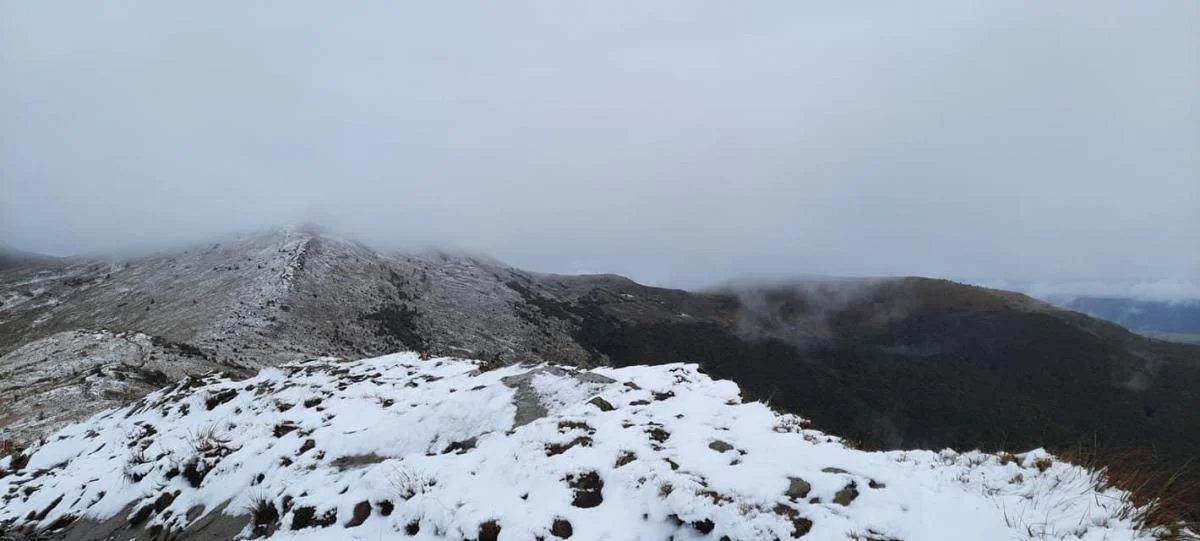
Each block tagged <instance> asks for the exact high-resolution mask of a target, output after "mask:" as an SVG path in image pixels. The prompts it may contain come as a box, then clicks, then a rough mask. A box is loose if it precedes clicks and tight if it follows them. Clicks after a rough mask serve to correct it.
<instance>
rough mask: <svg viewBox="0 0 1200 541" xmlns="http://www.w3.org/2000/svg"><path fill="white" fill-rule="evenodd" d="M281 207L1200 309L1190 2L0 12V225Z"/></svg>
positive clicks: (62, 249) (676, 255)
mask: <svg viewBox="0 0 1200 541" xmlns="http://www.w3.org/2000/svg"><path fill="white" fill-rule="evenodd" d="M351 4H352V5H351ZM306 219H316V220H319V221H321V222H323V223H325V224H326V225H327V226H330V227H332V228H334V229H336V230H338V231H341V232H344V233H345V234H347V235H349V236H352V237H356V238H359V239H362V240H364V241H366V242H368V243H372V244H376V245H381V246H389V245H394V246H405V247H417V246H429V245H437V246H449V247H454V248H459V249H469V250H477V251H482V252H487V253H489V254H492V255H493V256H495V257H497V258H499V259H502V260H504V261H507V262H509V263H512V264H514V265H517V266H521V267H526V268H531V269H534V270H542V271H556V272H599V271H604V272H616V273H622V274H627V275H631V276H633V277H634V278H637V279H640V280H642V281H646V282H651V283H655V284H664V285H674V286H683V287H694V286H698V285H703V284H708V283H712V282H717V281H721V280H725V279H729V278H734V277H744V276H757V277H778V276H787V275H800V274H832V275H894V274H921V275H932V276H945V277H952V278H958V279H972V280H979V281H1002V280H1010V281H1050V282H1053V281H1087V282H1088V283H1126V284H1128V283H1137V282H1146V281H1150V282H1155V283H1176V284H1180V285H1181V288H1182V290H1185V291H1186V290H1188V288H1191V290H1193V291H1198V290H1200V289H1198V288H1197V287H1196V284H1197V283H1200V2H1197V1H1196V0H1157V1H1153V2H1128V1H1122V2H1040V1H1038V2H1034V1H1007V0H996V1H991V2H970V1H961V0H954V1H948V0H947V1H935V2H917V3H908V2H905V3H893V2H796V1H791V0H789V1H780V2H766V1H763V2H749V3H747V2H725V1H722V2H700V1H690V0H689V1H678V2H676V1H657V0H655V1H649V2H646V1H636V2H634V1H630V2H626V1H622V0H615V1H614V0H608V1H604V2H588V3H582V2H553V1H539V2H524V1H506V2H484V3H476V2H472V3H454V2H391V1H388V2H378V3H373V2H353V3H328V2H294V1H290V2H244V1H236V2H224V1H218V2H157V1H155V2H149V1H148V2H119V1H118V2H79V3H75V4H73V5H71V6H67V5H64V4H61V3H47V2H35V1H26V2H18V1H12V2H0V228H2V229H0V233H2V236H0V240H2V241H6V242H8V243H9V244H12V245H15V246H18V247H21V248H25V249H30V250H37V251H44V252H50V253H58V254H65V253H77V252H94V251H106V250H114V249H127V248H131V247H135V248H145V247H147V246H152V247H157V246H165V245H169V244H172V243H181V242H190V241H196V240H199V239H202V238H204V237H208V236H211V235H215V234H219V233H225V232H229V231H238V230H246V229H253V228H257V227H262V226H268V225H274V224H282V223H295V222H300V221H304V220H306ZM1164 281H1165V282H1164Z"/></svg>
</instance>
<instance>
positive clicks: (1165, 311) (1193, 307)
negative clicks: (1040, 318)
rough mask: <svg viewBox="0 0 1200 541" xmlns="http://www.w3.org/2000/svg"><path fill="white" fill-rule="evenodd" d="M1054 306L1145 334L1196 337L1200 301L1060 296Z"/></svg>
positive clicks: (1198, 324) (1198, 331)
mask: <svg viewBox="0 0 1200 541" xmlns="http://www.w3.org/2000/svg"><path fill="white" fill-rule="evenodd" d="M1053 300H1054V302H1055V304H1058V305H1060V306H1063V307H1064V308H1069V309H1071V310H1076V311H1079V312H1083V313H1085V314H1088V315H1091V316H1094V317H1098V318H1101V319H1106V320H1108V321H1111V322H1113V323H1116V324H1118V325H1121V326H1122V327H1125V328H1127V329H1130V330H1134V331H1138V332H1146V333H1170V334H1180V335H1187V334H1200V300H1183V301H1146V300H1138V299H1132V298H1122V297H1064V298H1058V299H1053Z"/></svg>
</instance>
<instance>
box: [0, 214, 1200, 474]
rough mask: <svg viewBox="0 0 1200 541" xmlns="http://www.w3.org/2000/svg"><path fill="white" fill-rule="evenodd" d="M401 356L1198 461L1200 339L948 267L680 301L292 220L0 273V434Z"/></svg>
mask: <svg viewBox="0 0 1200 541" xmlns="http://www.w3.org/2000/svg"><path fill="white" fill-rule="evenodd" d="M399 350H415V351H420V352H426V353H428V354H431V355H441V356H452V357H466V358H475V359H483V360H485V361H486V362H488V363H491V364H493V365H495V366H503V365H510V364H514V363H530V364H532V363H542V362H550V363H556V364H563V365H574V366H580V367H596V366H617V367H620V366H630V365H638V364H649V365H659V364H667V363H674V362H680V361H684V362H695V363H699V364H700V366H701V368H702V369H703V370H705V371H707V372H708V373H709V374H711V375H712V376H713V377H717V378H725V379H731V380H734V381H736V382H737V383H738V384H739V385H740V386H741V389H742V391H743V392H744V393H745V395H746V397H747V398H749V399H761V400H764V401H767V402H769V403H770V404H771V405H772V406H774V407H776V408H778V409H780V410H783V411H787V412H794V413H798V414H801V415H803V416H805V417H807V418H809V419H811V420H812V421H813V422H814V423H815V424H816V426H818V427H820V428H822V429H824V430H827V431H830V432H833V433H837V434H839V435H842V436H845V437H848V438H851V439H853V440H857V441H859V442H861V445H862V446H865V447H871V448H887V449H898V448H917V447H925V448H942V447H947V446H949V447H955V448H958V449H964V450H969V449H974V448H982V449H993V450H994V449H1013V450H1028V449H1032V448H1036V447H1048V448H1051V449H1063V448H1067V447H1070V446H1073V445H1075V444H1079V443H1081V442H1086V443H1088V444H1089V445H1090V444H1092V443H1099V444H1100V445H1103V446H1106V447H1122V448H1127V447H1135V448H1143V449H1154V450H1155V452H1156V455H1155V460H1156V466H1155V467H1161V468H1163V469H1164V471H1166V470H1169V471H1174V470H1175V469H1177V468H1178V467H1179V466H1180V465H1182V464H1185V463H1187V461H1188V460H1189V459H1191V458H1192V457H1195V456H1197V455H1200V393H1196V392H1195V390H1196V389H1198V388H1200V347H1197V346H1189V345H1183V344H1173V343H1167V342H1162V341H1158V340H1151V339H1148V338H1146V337H1143V336H1141V335H1138V334H1135V333H1131V332H1129V331H1127V330H1126V329H1125V328H1122V327H1121V326H1118V325H1116V324H1112V323H1109V322H1105V321H1101V320H1099V319H1094V318H1092V317H1089V316H1087V315H1084V314H1081V313H1079V312H1076V311H1070V310H1062V309H1059V308H1057V307H1055V306H1053V305H1051V304H1049V303H1046V302H1042V301H1038V300H1035V299H1033V298H1030V297H1028V296H1026V295H1022V294H1019V293H1013V292H1009V291H1002V290H995V289H987V288H981V287H974V286H968V285H963V284H959V283H955V282H950V281H946V280H935V279H927V278H915V277H909V278H887V279H841V280H837V279H830V280H802V281H794V282H788V283H772V284H745V285H738V286H730V287H724V288H721V289H718V290H711V291H700V292H689V291H682V290H675V289H663V288H655V287H648V286H644V285H641V284H638V283H636V282H634V281H632V280H629V279H627V278H623V277H620V276H614V275H588V276H561V275H547V274H539V273H533V272H528V271H524V270H520V269H514V268H512V267H509V266H506V265H504V264H502V263H499V262H496V261H493V260H489V259H486V258H481V257H471V256H465V255H460V254H445V253H423V254H400V253H386V252H380V251H377V250H374V249H372V248H370V247H367V246H364V245H362V244H358V243H355V242H352V241H348V240H344V239H338V238H334V237H330V236H325V235H320V234H316V233H313V232H309V231H302V230H283V231H275V232H271V233H266V234H259V235H249V236H245V237H241V238H237V239H230V240H222V241H219V242H211V243H208V244H205V245H203V246H194V247H191V248H188V249H180V250H177V251H172V252H168V253H163V254H159V255H154V256H149V257H143V258H137V259H128V260H97V259H78V258H65V259H37V258H33V259H32V260H31V259H30V258H22V259H21V261H20V262H19V264H13V265H6V266H4V267H2V268H0V403H3V405H4V407H3V408H0V427H7V428H8V429H9V430H10V431H11V433H13V434H15V436H16V437H17V438H25V439H26V440H28V439H35V438H37V437H38V436H39V435H42V434H45V433H46V432H47V431H49V430H52V429H54V428H57V427H60V426H62V425H63V424H65V423H67V422H70V421H74V420H78V419H81V418H83V417H86V416H87V415H90V414H91V413H94V412H96V411H98V410H100V409H103V408H107V407H113V406H117V405H120V404H125V403H128V402H129V401H130V400H133V399H136V398H137V397H140V396H142V395H144V394H146V393H148V392H150V391H151V390H153V389H158V388H160V387H162V386H163V385H165V384H167V383H168V382H173V381H178V380H179V379H180V378H182V377H184V376H187V375H192V374H197V373H202V372H206V371H209V370H220V371H223V372H226V373H228V374H230V375H232V376H235V377H248V376H251V375H253V374H254V373H256V372H257V371H258V369H260V368H262V367H268V366H277V365H280V364H282V363H286V362H291V361H298V360H303V359H308V358H312V357H315V356H337V357H344V358H363V357H370V356H376V355H380V354H386V353H391V352H395V351H399ZM1194 478H1195V479H1200V476H1195V477H1194ZM1197 497H1200V493H1197Z"/></svg>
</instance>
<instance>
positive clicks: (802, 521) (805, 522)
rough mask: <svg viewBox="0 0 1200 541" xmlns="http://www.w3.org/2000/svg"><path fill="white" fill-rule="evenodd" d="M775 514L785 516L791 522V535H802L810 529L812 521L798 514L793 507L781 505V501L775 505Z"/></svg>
mask: <svg viewBox="0 0 1200 541" xmlns="http://www.w3.org/2000/svg"><path fill="white" fill-rule="evenodd" d="M775 514H777V515H780V516H783V517H787V519H788V520H790V521H791V522H792V537H793V538H798V537H804V535H805V534H807V533H808V532H809V531H811V530H812V525H813V523H812V521H811V520H809V519H806V518H804V517H802V516H800V512H799V511H797V510H796V509H795V508H792V507H789V506H787V505H783V504H782V503H781V504H779V505H776V506H775Z"/></svg>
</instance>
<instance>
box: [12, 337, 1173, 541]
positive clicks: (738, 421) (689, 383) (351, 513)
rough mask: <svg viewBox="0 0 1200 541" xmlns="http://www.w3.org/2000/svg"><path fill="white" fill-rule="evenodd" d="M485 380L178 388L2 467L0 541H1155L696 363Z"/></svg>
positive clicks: (1043, 459) (1003, 465)
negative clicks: (28, 537) (123, 530)
mask: <svg viewBox="0 0 1200 541" xmlns="http://www.w3.org/2000/svg"><path fill="white" fill-rule="evenodd" d="M481 366H482V369H481ZM486 368H488V367H486V366H483V365H480V364H479V363H475V362H471V361H464V360H457V359H448V358H439V359H428V360H423V359H420V358H419V357H418V356H417V355H416V354H408V353H402V354H395V355H388V356H384V357H378V358H374V359H366V360H361V361H353V362H347V361H338V360H334V359H315V360H311V361H306V362H302V363H297V364H291V365H285V366H283V367H280V368H267V369H264V370H263V371H262V372H261V373H260V374H259V375H257V376H256V377H253V378H250V379H248V380H242V381H232V380H228V379H224V378H221V377H219V376H215V375H214V376H207V377H204V378H199V377H192V378H189V379H187V380H184V381H183V382H181V383H179V384H177V385H175V386H172V387H169V388H167V389H164V390H161V391H157V392H154V393H151V394H150V395H148V396H146V397H145V398H144V399H142V400H139V401H137V402H134V403H132V404H130V405H129V406H127V407H125V408H121V409H115V410H108V411H105V412H103V413H100V414H97V415H95V416H94V417H92V418H91V419H89V420H87V421H84V422H81V423H78V424H74V425H71V426H68V427H66V428H64V429H63V430H61V431H60V432H58V433H57V434H54V435H52V436H50V437H49V438H47V441H46V442H45V443H43V444H41V445H39V446H35V447H34V448H32V449H30V450H28V451H27V452H26V454H24V455H21V456H10V457H6V458H4V459H0V472H3V473H0V531H3V530H4V529H6V528H9V529H13V530H18V529H26V530H28V529H46V528H49V527H52V526H53V527H56V528H57V527H63V526H66V527H71V526H70V525H71V524H72V523H74V525H75V527H83V525H86V524H95V523H99V522H102V521H104V520H106V519H111V518H113V517H120V516H126V517H129V518H130V522H131V523H134V524H137V525H139V526H138V527H144V528H154V527H161V528H164V529H166V530H174V531H185V530H187V529H188V527H189V526H191V525H194V524H196V523H197V522H200V521H203V520H204V519H205V517H206V516H207V515H211V514H214V513H222V514H224V515H229V516H231V517H246V518H239V519H238V520H241V521H242V522H243V523H245V524H246V525H245V527H244V528H243V529H242V533H241V535H242V536H243V537H246V538H249V537H253V536H270V537H271V538H272V539H294V540H314V541H315V540H327V539H363V540H379V539H410V538H411V539H481V540H482V539H502V540H526V539H528V540H533V539H539V538H544V539H555V538H557V537H561V536H563V535H570V538H571V539H572V540H626V539H628V540H643V539H669V538H670V539H675V540H685V539H712V540H716V539H721V538H728V539H734V540H743V539H746V540H749V539H789V538H792V537H794V536H797V535H801V534H802V535H803V537H804V538H805V539H820V540H825V539H830V540H846V539H858V540H867V539H873V540H885V539H902V540H910V541H911V540H955V541H957V540H964V539H971V540H981V541H987V540H996V541H1011V540H1014V539H1030V538H1034V539H1083V540H1102V539H1109V540H1135V539H1153V535H1152V534H1151V533H1150V532H1145V531H1138V530H1136V529H1135V527H1134V525H1133V524H1132V523H1131V521H1130V520H1129V519H1125V518H1121V517H1122V509H1125V508H1126V505H1125V501H1126V500H1127V496H1126V494H1125V493H1123V492H1121V491H1119V490H1116V489H1109V490H1107V491H1104V492H1096V491H1095V490H1094V489H1093V488H1092V487H1093V483H1092V479H1093V478H1092V475H1093V474H1091V473H1089V472H1087V471H1086V470H1083V469H1081V468H1079V467H1076V466H1072V465H1069V464H1066V463H1063V462H1059V461H1056V460H1054V459H1053V458H1052V457H1049V455H1047V454H1046V453H1044V452H1041V451H1033V452H1030V453H1027V454H1024V455H1020V456H1018V457H1015V459H1011V458H1010V459H1002V457H1000V456H996V455H992V454H986V453H979V452H971V453H962V454H959V453H955V452H951V451H942V452H934V451H907V452H900V451H896V452H866V451H860V450H856V449H853V448H850V447H848V446H846V445H845V444H843V443H842V442H841V441H840V440H839V439H838V438H836V437H833V436H829V435H826V434H824V433H822V432H819V431H816V430H812V429H809V428H806V427H807V423H806V422H805V421H804V420H803V419H801V418H799V417H796V416H792V415H784V414H779V413H776V412H774V411H772V410H770V409H769V408H768V407H766V406H765V405H763V404H761V403H757V402H755V403H743V402H742V400H741V398H740V396H739V391H738V388H737V386H736V385H735V384H734V383H732V382H728V381H714V380H712V379H710V378H709V377H707V376H705V375H704V374H702V373H700V372H699V371H698V369H697V367H696V366H695V365H690V364H674V365H663V366H654V367H629V368H620V369H612V368H599V369H594V370H591V371H581V370H579V369H575V368H565V367H553V366H545V365H542V366H509V367H503V368H496V369H494V370H486ZM597 398H599V400H597ZM26 459H27V463H25V464H20V463H21V462H26ZM255 509H257V510H258V512H257V513H254V510H255ZM252 514H253V515H254V517H255V519H256V520H250V515H252ZM210 518H211V517H210ZM256 523H257V524H256ZM568 530H569V534H568V533H567V531H568ZM127 537H128V536H127Z"/></svg>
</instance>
